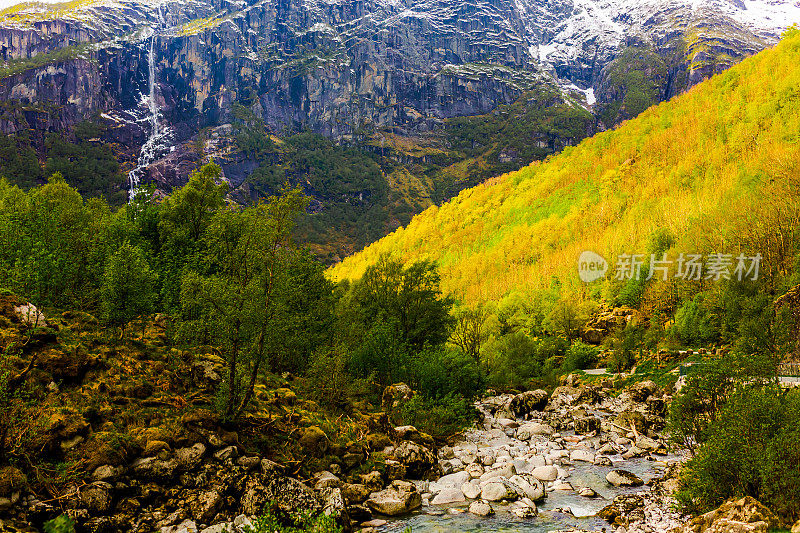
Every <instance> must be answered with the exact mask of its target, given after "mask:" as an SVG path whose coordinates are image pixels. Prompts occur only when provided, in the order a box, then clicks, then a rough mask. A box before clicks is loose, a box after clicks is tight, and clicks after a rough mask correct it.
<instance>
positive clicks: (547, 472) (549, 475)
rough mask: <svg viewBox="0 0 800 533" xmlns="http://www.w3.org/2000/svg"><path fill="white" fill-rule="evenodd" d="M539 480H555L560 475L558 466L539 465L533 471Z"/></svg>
mask: <svg viewBox="0 0 800 533" xmlns="http://www.w3.org/2000/svg"><path fill="white" fill-rule="evenodd" d="M531 474H532V475H533V477H535V478H536V479H538V480H539V481H554V480H555V479H556V478H557V477H558V468H556V467H555V466H538V467H536V468H534V469H533V472H531Z"/></svg>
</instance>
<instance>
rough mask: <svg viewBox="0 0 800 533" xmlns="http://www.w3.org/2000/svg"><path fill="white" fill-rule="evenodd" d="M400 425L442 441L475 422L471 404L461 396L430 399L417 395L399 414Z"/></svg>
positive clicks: (450, 395) (449, 395)
mask: <svg viewBox="0 0 800 533" xmlns="http://www.w3.org/2000/svg"><path fill="white" fill-rule="evenodd" d="M398 416H399V418H400V423H402V424H408V425H412V426H414V427H416V428H417V429H419V430H420V431H424V432H425V433H428V434H429V435H431V436H433V437H435V438H438V439H444V438H447V437H451V436H453V435H455V434H457V433H459V432H460V431H462V430H464V429H465V428H467V427H468V426H469V425H470V424H472V422H474V421H475V416H476V411H475V407H474V406H473V405H472V402H471V401H470V400H468V399H466V398H464V397H462V396H456V395H453V394H448V395H446V396H443V397H440V398H431V397H428V396H425V395H423V394H417V395H416V396H414V397H413V398H412V399H411V400H410V401H409V402H407V403H405V404H404V405H403V406H402V408H401V409H400V412H399V415H398Z"/></svg>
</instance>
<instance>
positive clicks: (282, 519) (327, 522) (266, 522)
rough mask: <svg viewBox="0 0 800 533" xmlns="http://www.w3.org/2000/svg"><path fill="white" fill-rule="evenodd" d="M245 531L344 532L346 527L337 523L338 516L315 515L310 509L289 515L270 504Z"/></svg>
mask: <svg viewBox="0 0 800 533" xmlns="http://www.w3.org/2000/svg"><path fill="white" fill-rule="evenodd" d="M244 530H245V533H342V532H343V531H344V528H342V526H340V525H339V524H337V523H336V517H334V516H328V515H324V514H319V515H314V514H312V513H311V512H309V511H306V512H303V513H300V514H295V515H288V514H286V513H282V512H280V511H278V510H275V506H274V505H273V504H268V505H267V508H266V510H265V511H264V514H263V515H261V516H260V517H258V518H256V519H255V520H253V526H252V527H250V526H247V527H245V528H244Z"/></svg>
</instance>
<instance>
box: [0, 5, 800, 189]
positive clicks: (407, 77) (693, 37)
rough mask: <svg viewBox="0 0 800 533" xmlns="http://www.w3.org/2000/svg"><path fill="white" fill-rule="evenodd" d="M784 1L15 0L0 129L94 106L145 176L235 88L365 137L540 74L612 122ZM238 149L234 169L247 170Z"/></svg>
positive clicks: (697, 77)
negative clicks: (18, 1)
mask: <svg viewBox="0 0 800 533" xmlns="http://www.w3.org/2000/svg"><path fill="white" fill-rule="evenodd" d="M795 14H800V8H798V7H797V6H796V5H795V4H792V3H791V2H788V1H786V2H781V1H774V2H769V3H766V2H763V3H762V2H758V1H752V2H748V3H747V4H744V3H741V2H739V3H735V2H734V3H731V2H727V1H725V0H706V1H704V2H700V3H698V2H689V1H688V0H671V1H668V2H663V1H659V2H656V1H655V0H653V1H650V0H635V1H634V0H566V1H558V2H556V1H553V0H518V1H512V0H467V1H463V0H421V1H417V2H412V1H410V0H341V1H333V0H311V1H309V0H258V1H257V0H194V1H192V2H177V1H174V0H164V1H162V2H147V3H145V2H140V1H139V0H131V1H128V0H125V1H122V2H110V1H108V0H83V1H82V2H78V3H73V4H72V5H71V7H70V8H68V9H67V8H65V7H63V6H62V7H58V6H56V7H47V6H44V7H43V6H34V7H25V8H12V9H10V10H6V11H4V12H3V13H2V14H0V58H2V59H3V60H4V61H5V66H4V67H3V68H0V100H2V102H3V104H2V111H1V112H0V131H2V132H3V133H5V134H13V133H16V132H23V131H29V132H32V133H33V137H34V138H39V139H41V138H43V136H44V134H46V133H47V132H68V131H69V130H70V129H71V128H72V127H73V126H74V125H75V124H77V123H78V122H80V121H83V120H85V119H87V118H93V119H94V120H100V121H103V122H104V123H105V125H106V126H108V129H107V131H106V133H105V134H104V138H103V139H102V140H103V141H106V142H111V143H114V144H115V146H117V150H116V151H117V153H119V154H120V159H121V160H122V162H123V164H124V166H126V168H128V169H130V168H133V167H136V166H137V165H138V166H139V167H140V168H141V171H140V172H139V175H141V176H142V178H143V179H154V180H159V179H158V178H159V176H164V175H165V172H164V171H163V169H164V167H165V165H166V167H170V160H165V161H161V163H160V165H161V170H158V169H155V168H151V167H152V166H153V165H156V163H158V162H159V160H160V159H162V158H163V157H165V156H168V155H169V154H172V152H173V151H174V149H175V148H174V147H179V148H180V147H181V146H183V144H185V143H187V142H190V141H191V140H192V139H194V138H195V137H196V136H197V134H198V133H199V132H201V131H202V130H203V129H204V128H218V127H220V126H222V125H225V124H229V123H230V122H231V121H232V109H233V106H234V104H235V103H236V104H242V105H244V106H245V107H247V108H249V109H250V110H251V111H252V112H253V113H254V114H255V115H256V116H258V117H260V118H261V119H262V120H263V121H264V123H266V124H267V125H268V126H269V127H270V128H271V129H272V130H273V131H274V132H276V133H281V132H285V131H300V130H311V131H314V132H317V133H320V134H322V135H324V136H327V137H330V138H333V139H336V140H339V141H345V142H362V141H364V140H365V139H369V138H373V139H374V136H375V135H384V134H393V135H400V136H404V137H408V138H412V137H415V138H418V137H419V136H425V135H431V134H434V135H435V134H436V132H439V131H441V129H442V125H443V121H445V120H447V119H449V118H452V117H462V116H475V115H482V114H485V113H488V112H490V111H492V110H494V109H495V108H496V107H497V106H498V105H501V104H510V103H512V102H514V101H515V100H517V99H518V98H519V97H520V96H521V95H523V94H525V93H526V92H527V91H530V90H532V89H541V88H549V89H555V90H559V91H562V93H563V94H564V100H565V101H567V100H568V99H569V98H574V99H576V101H577V102H578V103H579V104H581V105H583V106H585V107H586V108H587V109H590V110H593V111H594V112H595V113H596V115H597V116H598V117H599V122H600V127H601V128H602V127H611V126H613V125H614V124H616V123H617V122H619V121H620V120H622V119H625V118H630V117H631V116H633V115H635V114H636V113H637V112H639V111H641V108H642V106H643V105H649V104H651V103H656V102H658V101H661V100H663V99H665V98H669V97H671V96H673V95H675V94H678V93H680V92H682V91H683V90H685V89H686V88H687V87H690V86H692V85H694V84H695V83H697V82H699V81H701V80H703V79H705V78H707V77H708V76H709V75H711V74H713V73H715V72H718V71H720V70H723V69H725V68H727V67H728V66H730V65H731V64H733V63H735V62H737V61H739V60H740V59H741V58H743V57H745V56H746V55H749V54H751V53H753V52H755V51H758V50H760V49H762V48H764V47H765V46H767V45H768V44H770V43H771V42H774V41H775V40H776V39H777V36H778V35H779V33H780V31H781V28H782V27H785V26H787V25H788V24H789V23H790V22H791V21H792V17H793V16H794V15H795ZM642 51H644V52H642ZM637 54H639V55H637ZM641 54H644V55H641ZM640 56H641V57H640ZM632 58H633V59H632ZM642 80H643V81H642ZM642 94H644V96H642ZM154 117H155V118H154ZM156 134H158V135H157V136H158V138H157V139H154V137H155V136H156ZM148 139H149V141H148ZM148 142H149V144H150V145H152V146H150V145H148ZM143 145H144V148H143V149H142V146H143ZM140 149H142V150H143V151H142V154H143V155H140V154H139V152H140ZM180 151H181V153H184V152H186V150H184V149H182V148H180ZM145 152H147V154H145ZM171 157H172V158H173V159H174V158H175V157H178V156H176V155H175V154H172V156H171ZM181 157H184V156H181ZM137 159H138V162H137ZM239 159H241V157H240V158H239ZM237 161H238V162H237V165H238V167H237V168H239V170H237V171H236V172H237V173H239V174H241V173H242V172H245V171H246V169H247V168H249V166H248V164H246V163H243V161H240V160H237ZM250 166H252V165H250ZM242 169H245V170H242ZM171 173H172V172H171V171H170V172H166V174H170V175H171ZM178 174H179V175H176V177H175V178H174V180H173V181H175V183H180V181H181V180H182V179H183V177H185V173H184V172H179V173H178ZM159 181H160V180H159Z"/></svg>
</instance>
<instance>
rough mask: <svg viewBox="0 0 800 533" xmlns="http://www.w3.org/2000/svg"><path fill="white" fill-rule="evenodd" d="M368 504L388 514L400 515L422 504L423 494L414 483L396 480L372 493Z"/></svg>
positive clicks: (376, 510) (371, 507) (377, 511)
mask: <svg viewBox="0 0 800 533" xmlns="http://www.w3.org/2000/svg"><path fill="white" fill-rule="evenodd" d="M365 503H366V505H367V506H368V507H369V508H370V509H372V510H373V511H375V512H376V513H380V514H383V515H387V516H400V515H403V514H406V513H409V512H411V511H413V510H414V509H418V508H419V507H420V506H422V496H421V495H420V493H419V492H417V488H416V487H415V486H414V484H413V483H408V482H406V481H400V480H395V481H393V482H392V484H391V486H389V487H388V488H386V489H384V490H382V491H380V492H374V493H372V494H370V497H369V499H368V500H367V501H366V502H365Z"/></svg>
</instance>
